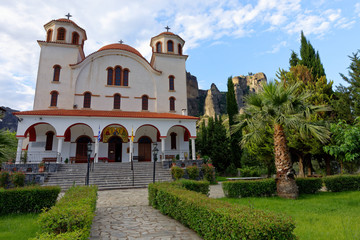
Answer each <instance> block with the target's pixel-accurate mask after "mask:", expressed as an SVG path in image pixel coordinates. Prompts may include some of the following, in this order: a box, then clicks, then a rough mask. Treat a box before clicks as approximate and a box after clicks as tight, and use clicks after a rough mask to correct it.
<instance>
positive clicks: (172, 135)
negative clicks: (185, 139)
mask: <svg viewBox="0 0 360 240" xmlns="http://www.w3.org/2000/svg"><path fill="white" fill-rule="evenodd" d="M176 135H177V134H176V133H174V132H172V133H170V139H171V149H176Z"/></svg>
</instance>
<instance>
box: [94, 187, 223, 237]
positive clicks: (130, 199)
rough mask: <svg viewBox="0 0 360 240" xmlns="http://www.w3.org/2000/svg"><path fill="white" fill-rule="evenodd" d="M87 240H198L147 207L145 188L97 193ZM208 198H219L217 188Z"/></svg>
mask: <svg viewBox="0 0 360 240" xmlns="http://www.w3.org/2000/svg"><path fill="white" fill-rule="evenodd" d="M98 195H99V197H98V201H97V208H96V216H95V218H94V221H93V225H92V229H91V235H90V239H92V240H97V239H104V240H107V239H109V240H113V239H114V240H115V239H127V240H130V239H148V240H150V239H159V240H162V239H179V240H183V239H184V240H185V239H188V240H190V239H191V240H196V239H201V238H200V237H199V236H198V235H197V234H196V233H195V232H194V231H193V230H191V229H189V228H186V227H184V226H183V225H182V224H181V223H179V222H177V221H176V220H174V219H172V218H170V217H168V216H164V215H162V214H161V213H160V211H159V210H156V209H154V208H152V207H150V206H149V205H148V191H147V188H141V189H125V190H112V191H100V192H98ZM210 197H215V198H217V197H223V193H222V189H221V186H220V185H215V186H211V188H210Z"/></svg>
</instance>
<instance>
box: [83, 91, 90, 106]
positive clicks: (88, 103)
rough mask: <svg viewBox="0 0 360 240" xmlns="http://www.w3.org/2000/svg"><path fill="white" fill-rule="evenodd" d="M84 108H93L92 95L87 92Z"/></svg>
mask: <svg viewBox="0 0 360 240" xmlns="http://www.w3.org/2000/svg"><path fill="white" fill-rule="evenodd" d="M83 106H84V108H90V106H91V93H89V92H86V93H85V94H84V105H83Z"/></svg>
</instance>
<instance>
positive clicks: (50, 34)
mask: <svg viewBox="0 0 360 240" xmlns="http://www.w3.org/2000/svg"><path fill="white" fill-rule="evenodd" d="M51 39H52V30H51V29H49V30H48V31H47V36H46V41H47V42H51Z"/></svg>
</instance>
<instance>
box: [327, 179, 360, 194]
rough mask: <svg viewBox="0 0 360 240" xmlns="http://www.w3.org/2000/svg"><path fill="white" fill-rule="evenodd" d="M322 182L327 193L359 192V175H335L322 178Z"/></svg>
mask: <svg viewBox="0 0 360 240" xmlns="http://www.w3.org/2000/svg"><path fill="white" fill-rule="evenodd" d="M323 181H324V183H325V186H326V188H327V190H328V191H331V192H342V191H359V190H360V175H337V176H329V177H324V178H323Z"/></svg>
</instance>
